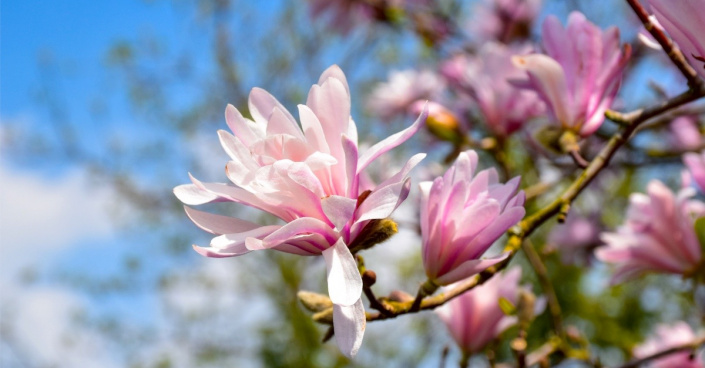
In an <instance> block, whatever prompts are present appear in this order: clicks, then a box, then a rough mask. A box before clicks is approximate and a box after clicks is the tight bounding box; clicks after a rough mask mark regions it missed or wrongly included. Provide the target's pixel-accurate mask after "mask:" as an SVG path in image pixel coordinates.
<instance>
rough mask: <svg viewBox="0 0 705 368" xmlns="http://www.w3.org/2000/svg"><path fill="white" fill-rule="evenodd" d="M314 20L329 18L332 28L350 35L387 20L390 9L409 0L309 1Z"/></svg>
mask: <svg viewBox="0 0 705 368" xmlns="http://www.w3.org/2000/svg"><path fill="white" fill-rule="evenodd" d="M309 1H310V4H311V16H312V17H313V18H320V17H327V18H328V23H329V25H330V27H331V28H333V29H335V30H337V31H338V32H340V33H342V34H344V35H345V34H348V33H349V32H350V31H351V30H352V29H353V28H355V27H356V26H360V25H363V24H368V23H371V22H373V21H375V20H381V21H384V20H387V15H386V14H385V13H386V11H387V9H389V8H398V7H401V6H403V5H404V2H405V1H407V0H376V1H370V0H309Z"/></svg>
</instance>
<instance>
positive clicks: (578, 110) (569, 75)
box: [513, 12, 630, 137]
mask: <svg viewBox="0 0 705 368" xmlns="http://www.w3.org/2000/svg"><path fill="white" fill-rule="evenodd" d="M543 46H544V48H545V50H546V55H542V54H532V55H527V56H515V57H514V58H513V60H514V63H515V65H517V66H518V67H520V68H522V69H524V70H526V77H525V78H524V79H521V80H516V81H515V84H516V85H517V86H521V87H524V88H528V89H532V90H534V91H536V93H538V95H539V96H540V97H541V99H543V101H544V102H545V103H546V105H547V106H548V108H549V110H550V111H551V113H552V115H553V119H554V120H555V122H556V123H558V124H559V125H560V126H562V127H563V128H564V129H567V130H571V131H574V132H575V133H578V134H580V135H581V136H583V137H585V136H589V135H591V134H592V133H594V132H595V131H596V130H597V129H598V128H599V127H600V125H602V122H603V121H604V120H605V117H604V113H605V110H607V109H608V108H609V107H610V105H611V104H612V101H613V100H614V98H615V96H616V94H617V90H618V89H619V85H620V83H621V80H622V71H623V69H624V67H625V65H626V63H627V60H629V56H630V48H629V47H628V45H626V46H625V49H624V50H621V49H620V45H619V29H617V27H611V28H609V29H607V30H606V31H604V32H603V31H602V30H600V28H598V27H597V26H595V25H594V24H592V23H590V22H589V21H588V20H587V19H586V18H585V16H584V15H583V14H582V13H579V12H573V13H571V14H570V16H569V18H568V25H567V26H566V27H565V28H564V27H563V26H562V25H561V23H560V21H559V20H558V18H556V17H555V16H549V17H548V18H546V20H545V21H544V23H543Z"/></svg>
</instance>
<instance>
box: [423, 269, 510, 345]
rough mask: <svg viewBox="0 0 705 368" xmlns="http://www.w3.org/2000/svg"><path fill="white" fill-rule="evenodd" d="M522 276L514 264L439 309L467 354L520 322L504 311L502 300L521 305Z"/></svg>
mask: <svg viewBox="0 0 705 368" xmlns="http://www.w3.org/2000/svg"><path fill="white" fill-rule="evenodd" d="M520 279H521V268H519V267H514V268H512V269H511V270H508V271H506V272H505V273H503V274H497V275H495V276H494V277H492V278H491V279H490V280H489V281H487V282H485V283H484V284H482V285H480V286H477V287H475V288H473V289H471V290H469V291H467V292H465V293H463V294H462V295H460V296H458V297H457V298H455V299H453V300H451V301H450V302H448V303H446V304H443V305H442V306H441V307H439V308H437V309H436V313H437V314H438V316H440V317H441V319H442V320H443V322H445V324H446V327H448V331H450V334H451V336H452V337H453V339H454V340H455V342H456V343H457V344H458V346H459V347H460V349H462V350H463V351H464V352H465V353H467V354H472V353H477V352H479V351H481V350H482V349H483V348H484V347H485V346H487V344H489V343H490V342H491V341H492V340H493V339H495V338H497V337H498V336H499V335H500V334H501V333H502V332H503V331H505V330H506V329H507V328H509V327H511V326H513V325H515V324H516V323H517V317H516V316H507V315H506V314H504V312H503V311H502V309H501V308H500V306H499V299H500V298H505V299H507V300H508V301H509V302H511V303H512V304H513V305H517V302H518V300H519V290H520V287H519V281H520Z"/></svg>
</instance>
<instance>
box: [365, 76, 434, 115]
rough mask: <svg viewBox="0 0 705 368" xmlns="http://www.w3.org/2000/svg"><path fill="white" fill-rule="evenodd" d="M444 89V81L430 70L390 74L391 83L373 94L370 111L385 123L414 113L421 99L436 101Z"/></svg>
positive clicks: (376, 88)
mask: <svg viewBox="0 0 705 368" xmlns="http://www.w3.org/2000/svg"><path fill="white" fill-rule="evenodd" d="M444 88H445V85H444V82H443V78H441V77H440V76H439V75H437V74H436V73H434V72H432V71H430V70H420V71H419V70H413V69H408V70H403V71H392V72H391V73H389V80H388V81H387V82H386V83H381V84H379V85H378V86H377V87H375V89H374V90H373V91H372V93H371V94H370V97H369V98H368V100H367V108H368V109H369V110H370V112H372V114H374V115H375V116H378V117H380V118H381V119H383V120H391V119H392V118H394V117H397V116H400V115H406V114H408V113H410V112H411V111H412V108H413V106H412V105H413V103H414V102H416V101H418V100H437V99H438V97H439V96H440V94H441V92H442V91H443V89H444Z"/></svg>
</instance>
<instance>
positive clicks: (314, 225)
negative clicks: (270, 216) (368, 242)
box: [246, 217, 349, 253]
mask: <svg viewBox="0 0 705 368" xmlns="http://www.w3.org/2000/svg"><path fill="white" fill-rule="evenodd" d="M309 234H320V235H321V236H323V237H324V239H326V241H327V242H328V244H330V243H332V242H333V241H335V239H336V238H337V237H338V233H336V232H335V231H333V229H331V228H330V226H329V225H328V224H326V223H325V222H323V221H321V220H318V219H315V218H313V217H301V218H298V219H296V220H294V221H291V222H289V223H288V224H286V225H284V226H281V227H280V228H279V229H277V230H276V231H274V232H272V233H271V234H269V235H267V237H265V238H263V239H261V240H258V239H256V238H250V239H247V242H246V245H247V249H249V250H260V249H269V248H274V247H276V246H277V245H279V244H282V243H286V242H288V241H291V240H295V239H296V238H298V237H301V236H302V235H309ZM346 248H347V247H346ZM348 253H349V252H348Z"/></svg>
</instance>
